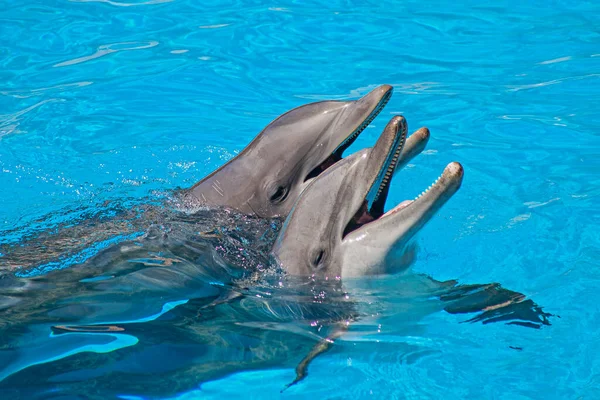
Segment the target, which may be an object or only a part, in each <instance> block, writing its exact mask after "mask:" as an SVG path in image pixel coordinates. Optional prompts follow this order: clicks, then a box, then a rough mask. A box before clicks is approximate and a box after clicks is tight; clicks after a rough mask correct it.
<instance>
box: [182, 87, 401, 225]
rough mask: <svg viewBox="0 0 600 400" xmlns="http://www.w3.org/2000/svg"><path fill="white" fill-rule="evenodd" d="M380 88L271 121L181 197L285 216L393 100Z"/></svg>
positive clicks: (387, 90)
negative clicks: (350, 99)
mask: <svg viewBox="0 0 600 400" xmlns="http://www.w3.org/2000/svg"><path fill="white" fill-rule="evenodd" d="M392 91H393V89H392V86H390V85H381V86H379V87H377V88H375V89H373V90H372V91H371V92H369V93H368V94H366V95H365V96H363V97H362V98H360V99H358V100H354V101H321V102H316V103H310V104H306V105H303V106H300V107H298V108H294V109H293V110H290V111H288V112H286V113H285V114H283V115H281V116H279V117H278V118H276V119H275V120H274V121H272V122H271V123H270V124H269V125H267V127H266V128H264V129H263V130H262V132H260V133H259V134H258V136H256V138H254V140H253V141H252V142H251V143H250V144H249V145H248V146H247V147H246V148H245V149H244V150H243V151H242V152H241V153H240V154H238V155H237V156H236V157H235V158H233V159H232V160H231V161H229V162H228V163H226V164H225V165H223V166H221V167H220V168H219V169H217V170H216V171H214V172H213V173H211V174H210V175H208V176H207V177H205V178H204V179H202V180H201V181H200V182H198V183H196V184H195V185H194V186H192V187H191V188H189V189H187V190H184V191H183V193H182V194H181V196H182V199H183V201H184V204H185V205H186V206H192V207H194V206H209V207H211V206H222V207H227V208H232V209H235V210H238V211H240V212H242V213H246V214H254V215H257V216H259V217H263V218H269V217H278V216H283V217H285V216H287V214H288V212H289V210H290V209H291V207H292V205H293V204H294V202H295V200H296V199H297V197H298V196H299V195H300V193H301V192H302V190H303V189H304V188H305V187H306V186H307V185H308V183H309V182H310V181H311V180H312V178H314V177H316V176H318V175H319V174H320V173H321V172H322V171H324V170H326V169H327V168H328V167H329V166H331V165H333V164H334V163H335V162H337V161H339V160H341V159H342V155H343V152H344V150H346V149H347V148H348V147H349V146H350V145H351V144H352V143H353V142H354V141H355V140H356V138H357V137H358V135H359V134H360V133H361V132H362V131H363V130H364V129H365V128H366V127H367V126H368V125H369V124H370V123H371V121H373V119H375V117H376V116H377V115H378V114H379V113H380V112H381V110H382V109H383V107H385V105H386V104H387V102H388V101H389V99H390V97H391V96H392Z"/></svg>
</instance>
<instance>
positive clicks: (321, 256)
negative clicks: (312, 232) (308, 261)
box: [312, 249, 325, 269]
mask: <svg viewBox="0 0 600 400" xmlns="http://www.w3.org/2000/svg"><path fill="white" fill-rule="evenodd" d="M324 260H325V250H323V249H319V250H317V251H315V253H314V254H313V257H312V264H313V268H315V269H317V268H320V267H321V264H322V263H323V261H324Z"/></svg>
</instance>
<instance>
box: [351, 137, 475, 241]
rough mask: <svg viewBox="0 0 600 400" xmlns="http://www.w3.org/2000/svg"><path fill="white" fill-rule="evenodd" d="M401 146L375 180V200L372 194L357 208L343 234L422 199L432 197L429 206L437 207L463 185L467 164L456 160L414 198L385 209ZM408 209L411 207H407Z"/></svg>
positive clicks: (428, 199)
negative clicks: (464, 167)
mask: <svg viewBox="0 0 600 400" xmlns="http://www.w3.org/2000/svg"><path fill="white" fill-rule="evenodd" d="M400 150H401V148H400V149H399V150H398V149H396V152H395V153H394V155H393V157H388V159H387V161H386V163H385V164H384V167H383V169H382V170H381V171H380V174H379V176H378V178H377V179H376V180H375V181H374V182H373V186H372V187H371V190H370V191H369V195H370V194H371V193H376V194H375V197H374V199H373V201H372V202H370V201H369V195H367V197H366V198H365V199H364V201H363V203H362V205H361V207H360V208H359V209H358V210H357V211H356V213H355V214H354V216H353V217H352V219H351V220H350V222H349V223H348V225H347V226H346V228H345V230H344V234H343V236H346V235H348V234H349V233H351V232H354V231H356V230H358V229H360V228H361V227H363V226H365V225H368V224H370V223H373V222H374V221H382V220H384V219H386V218H389V217H390V216H392V215H394V214H396V213H398V212H400V211H402V210H405V209H410V208H412V207H411V206H413V205H416V204H419V203H420V202H424V201H429V202H430V203H431V204H430V205H429V208H431V209H432V210H433V211H435V209H437V208H439V206H440V205H441V203H443V202H444V201H445V200H447V198H448V197H449V196H451V195H452V194H454V192H455V191H456V190H457V189H458V187H460V184H461V182H462V177H463V168H462V166H461V165H460V164H459V163H457V162H452V163H450V164H448V165H447V166H446V168H445V169H444V171H443V172H442V174H441V175H440V176H439V177H438V178H437V179H436V180H435V181H434V182H433V183H432V184H431V185H429V187H428V188H427V189H425V190H424V191H423V192H422V193H421V194H420V195H418V196H417V197H416V198H415V199H414V200H404V201H402V202H401V203H400V204H398V205H397V206H395V207H394V208H392V209H391V210H389V211H388V212H384V207H385V202H386V200H387V197H388V193H389V188H390V184H391V181H392V179H391V178H392V176H393V175H394V170H395V169H396V167H397V165H398V156H399V154H400ZM431 195H433V198H431V197H432V196H431ZM407 211H408V212H409V211H410V210H407Z"/></svg>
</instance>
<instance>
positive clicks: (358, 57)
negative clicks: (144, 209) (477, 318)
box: [0, 0, 600, 399]
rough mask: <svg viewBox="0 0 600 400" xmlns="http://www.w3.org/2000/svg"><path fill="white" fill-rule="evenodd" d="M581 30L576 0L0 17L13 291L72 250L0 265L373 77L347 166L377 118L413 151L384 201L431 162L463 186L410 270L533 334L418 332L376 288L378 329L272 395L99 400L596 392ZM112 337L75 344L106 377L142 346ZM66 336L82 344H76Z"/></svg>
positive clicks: (244, 386) (479, 329)
mask: <svg viewBox="0 0 600 400" xmlns="http://www.w3.org/2000/svg"><path fill="white" fill-rule="evenodd" d="M599 20H600V5H599V4H598V3H596V2H577V1H560V2H554V3H552V4H551V5H550V4H549V3H547V2H541V1H500V2H495V3H494V4H493V5H484V4H482V3H481V2H475V1H465V2H458V3H457V2H451V3H448V2H425V3H423V2H416V1H410V2H402V3H399V2H390V1H377V2H375V1H337V0H332V1H328V2H322V3H318V2H308V1H302V2H299V1H286V0H282V1H278V2H276V3H272V4H265V3H264V2H260V1H244V2H241V1H223V0H221V1H204V2H192V1H186V0H172V1H169V0H145V1H143V0H142V1H137V0H129V2H126V0H123V1H121V0H114V1H113V0H110V1H109V0H72V1H67V0H60V1H59V0H54V1H44V2H33V1H19V0H16V1H2V0H0V21H1V22H0V38H1V39H2V40H1V41H0V168H1V171H2V173H1V174H0V187H2V189H3V190H2V192H1V194H0V200H1V205H2V206H1V207H0V208H1V211H0V245H1V246H3V247H2V250H1V252H2V258H0V265H1V264H3V269H4V270H5V271H6V270H8V269H9V268H10V269H11V273H14V272H15V271H16V272H17V273H19V274H21V275H27V274H28V273H30V272H33V274H40V273H48V272H49V271H50V270H53V269H61V268H63V269H65V270H68V269H70V268H75V267H73V265H72V264H76V263H78V262H80V261H82V260H83V259H85V258H86V257H87V256H86V255H85V254H84V255H80V257H81V258H79V259H75V260H74V259H70V260H67V261H65V260H63V261H62V262H56V263H45V262H44V261H43V260H44V259H45V258H46V256H47V255H48V253H49V252H51V251H52V249H48V248H38V249H37V252H33V253H31V252H29V253H28V254H27V257H26V260H27V265H26V267H27V268H25V267H22V268H21V269H17V270H15V268H16V267H18V266H17V265H15V264H9V263H8V262H6V261H3V259H4V260H6V259H8V258H10V256H11V254H9V253H10V251H13V250H14V249H15V244H18V243H21V242H24V241H27V240H29V239H31V238H32V237H35V236H37V235H40V234H48V232H57V231H59V229H57V227H58V226H61V227H73V226H79V225H85V224H86V223H87V222H86V221H89V220H90V218H108V217H110V216H111V215H116V214H118V212H119V210H123V209H124V210H128V209H132V208H135V207H141V206H143V205H144V204H145V203H147V202H148V201H150V200H149V199H153V200H152V201H154V199H158V198H161V197H164V196H167V195H168V193H169V191H170V190H172V189H174V188H177V187H187V186H190V185H192V184H193V183H195V182H196V181H198V180H199V179H201V178H202V177H204V176H206V175H207V174H208V173H210V172H211V171H212V170H214V169H215V168H217V167H218V166H220V165H222V164H223V163H224V162H226V161H227V160H228V159H230V158H231V157H233V156H234V155H235V154H236V153H238V152H239V151H240V150H242V149H243V148H244V147H245V146H246V145H247V144H248V143H249V141H250V140H251V139H252V138H253V137H254V136H255V135H256V134H257V133H258V132H259V131H260V130H261V129H262V128H263V127H264V126H265V125H266V124H268V123H269V122H270V121H271V120H273V119H274V118H275V117H277V116H278V115H279V114H281V113H283V112H285V111H287V110H289V109H291V108H293V107H296V106H299V105H302V104H305V103H307V102H311V101H317V100H323V99H355V98H358V97H359V96H361V95H363V94H365V93H366V92H368V91H369V90H371V89H372V88H373V87H375V86H376V85H379V84H383V83H388V84H391V85H393V86H394V88H395V89H394V95H393V97H392V99H391V101H390V102H389V103H388V105H387V106H386V108H385V109H384V111H383V112H382V113H381V114H380V116H379V117H378V118H377V119H376V120H375V121H374V122H373V123H372V124H371V125H370V127H369V128H368V129H367V130H366V131H365V132H364V133H363V134H361V136H360V137H359V139H358V140H357V142H356V143H355V144H354V145H353V146H352V148H351V150H357V149H359V148H361V147H365V146H369V145H371V144H372V143H373V142H374V140H375V139H376V138H377V137H378V135H379V133H380V132H381V130H382V129H383V127H384V126H385V124H386V122H387V121H388V120H389V119H390V118H391V116H392V115H396V114H402V115H404V116H405V117H406V119H407V120H408V123H409V129H410V130H411V131H412V130H416V129H417V128H418V127H420V126H427V127H428V128H429V129H430V130H431V134H432V138H431V140H430V142H429V145H428V150H427V151H425V152H424V153H423V154H421V155H420V156H419V157H418V158H416V159H415V160H414V161H413V162H412V163H411V164H410V165H409V166H407V167H406V168H405V170H403V171H401V172H400V173H399V174H398V175H397V177H396V178H395V180H394V182H393V186H392V189H391V193H390V197H389V199H388V206H390V205H395V204H397V203H399V202H400V201H402V200H404V199H406V198H413V197H414V196H416V195H417V194H419V193H420V192H421V191H422V190H423V189H424V188H426V187H427V186H428V185H429V184H430V183H431V182H432V181H433V180H434V179H435V178H436V177H437V176H438V175H439V174H440V172H441V171H442V169H443V167H444V166H445V165H446V164H447V163H448V162H450V161H460V162H461V163H462V165H463V166H464V169H465V178H464V181H463V185H462V188H461V189H460V191H459V192H458V193H457V195H455V197H454V198H453V199H452V200H451V201H449V202H448V203H447V204H446V206H445V207H444V208H443V209H442V210H441V211H440V212H439V213H438V215H437V216H436V217H435V218H434V219H433V220H432V221H431V222H430V223H429V224H428V225H427V226H426V227H425V228H424V229H423V230H422V231H421V232H420V233H419V235H418V238H417V239H416V243H417V244H418V247H419V250H418V253H417V259H416V262H415V264H414V265H413V266H412V269H413V270H414V271H415V272H416V273H422V274H427V275H429V276H431V277H433V278H435V279H437V280H450V279H457V280H458V281H459V282H461V283H488V282H499V283H501V284H502V285H503V286H504V287H506V288H509V289H511V290H514V291H517V292H520V293H523V294H526V295H527V296H528V297H529V298H531V299H533V300H534V301H535V302H536V303H537V304H538V305H540V306H541V307H543V309H544V311H546V312H548V313H551V314H553V315H554V317H552V318H551V319H550V322H551V325H550V326H543V327H541V329H529V328H525V327H522V326H517V325H507V324H505V323H489V324H483V323H464V322H465V321H466V320H468V319H469V318H470V317H471V316H469V315H467V316H465V315H453V314H448V313H445V312H442V311H439V312H431V313H420V314H418V315H416V314H415V313H413V312H412V311H410V309H409V310H408V311H407V310H406V309H404V308H403V307H404V303H403V302H401V301H397V300H398V297H397V296H399V295H400V294H399V293H400V291H399V290H398V288H397V287H395V286H394V285H395V284H399V283H398V282H397V281H396V280H394V279H396V278H390V280H389V282H387V287H386V285H385V282H384V284H383V286H379V287H378V290H379V291H380V292H383V293H384V294H383V295H380V296H376V297H374V298H373V299H372V301H373V302H374V303H375V306H377V307H378V308H377V309H378V310H379V311H381V310H383V311H382V312H381V313H380V315H379V317H378V318H372V319H365V320H363V321H359V322H357V323H356V326H355V328H354V329H352V328H351V329H350V332H348V334H347V335H345V336H343V337H342V338H340V339H339V340H338V341H336V344H335V345H334V346H333V347H332V349H331V350H330V351H329V352H327V353H325V354H323V355H321V356H319V357H317V358H316V359H315V360H314V361H313V362H312V363H311V365H310V368H309V375H308V377H307V378H306V379H305V380H303V381H302V382H300V383H299V384H298V385H295V386H292V387H290V388H289V389H287V390H286V391H285V392H283V393H282V394H280V391H281V389H282V388H283V387H285V385H286V384H288V383H290V381H291V380H293V379H294V376H295V373H294V364H293V363H291V364H290V363H285V362H281V363H273V364H272V365H268V367H267V366H265V367H260V368H258V369H256V368H248V369H242V370H235V371H232V372H231V373H228V374H224V375H223V376H219V377H216V378H215V379H214V380H210V381H208V382H203V383H202V384H198V385H192V387H189V385H188V386H186V385H183V383H181V382H179V383H181V385H179V384H178V381H177V379H176V378H173V377H170V378H169V379H174V380H173V381H172V386H171V388H172V389H173V390H170V391H168V392H169V393H168V394H162V393H163V392H158V391H157V392H153V391H152V388H151V387H148V385H146V386H141V385H139V387H138V388H137V390H134V389H132V387H133V386H134V385H133V383H132V384H131V385H129V386H128V387H127V388H126V389H125V388H124V389H123V391H122V392H118V393H117V392H111V394H110V396H113V395H114V396H120V398H123V399H138V398H145V397H157V396H158V397H163V398H166V397H165V396H167V397H168V398H179V399H194V398H223V397H224V396H232V397H233V396H238V395H244V397H245V398H257V399H258V398H274V397H279V396H281V397H283V398H299V399H300V398H315V397H319V398H337V399H342V398H397V399H439V398H445V399H464V398H486V399H540V398H544V399H597V398H600V359H599V358H598V357H597V354H598V353H599V352H600V325H599V324H598V322H597V319H598V317H600V307H599V306H598V302H597V291H598V287H599V286H600V266H599V265H598V260H599V259H600V233H599V232H600V202H599V201H598V200H599V198H600V133H599V132H600V115H599V113H598V107H597V105H598V104H600V46H599V45H598V44H599V43H600V31H599V29H598V21H599ZM107 204H110V206H107ZM129 228H131V227H129ZM134 228H135V227H134ZM263 228H264V229H265V230H268V229H269V226H268V225H267V226H265V227H263ZM136 229H137V228H136ZM136 229H133V228H132V229H129V230H127V231H125V230H124V231H123V232H119V234H123V235H122V237H121V238H132V237H129V236H127V235H134V236H135V234H136V232H138V231H137V230H136ZM108 236H111V235H108ZM111 237H112V238H113V239H114V235H112V236H111ZM106 240H109V238H107V237H103V238H102V241H100V242H94V244H93V245H91V244H90V243H85V244H86V246H88V245H89V247H90V254H91V253H95V252H97V251H98V249H100V248H107V247H110V246H111V245H113V244H114V243H113V242H106ZM116 241H118V240H116ZM94 246H95V247H94ZM16 248H18V246H17V247H16ZM7 249H9V250H7ZM10 249H12V250H10ZM14 251H16V250H14ZM88 255H89V254H88ZM379 284H380V285H381V284H382V283H381V282H379ZM191 287H192V288H193V290H197V292H194V293H196V294H197V293H200V292H201V293H205V292H203V291H204V290H206V293H209V287H208V286H206V285H200V286H198V287H193V286H191ZM211 287H214V286H211ZM188 288H189V287H188ZM210 290H213V289H210ZM386 290H389V291H391V292H393V293H394V294H393V295H388V296H386V295H385V292H386ZM190 291H192V289H190ZM190 293H191V292H190ZM210 293H213V292H210ZM198 296H199V298H203V297H202V296H204V294H203V295H198ZM206 296H208V294H206ZM153 299H154V298H153ZM154 300H156V301H157V302H158V301H159V300H157V299H154ZM154 300H153V301H154ZM132 301H133V302H134V303H133V306H131V307H130V310H131V314H132V315H130V316H129V317H131V318H130V319H131V320H140V319H143V318H146V317H151V316H153V315H154V316H155V314H156V312H158V311H160V312H161V313H162V312H163V311H164V312H165V313H166V314H165V315H167V314H168V313H170V312H174V311H177V310H178V309H183V310H185V309H186V308H185V307H187V308H188V309H189V308H190V307H191V306H190V305H189V304H187V305H186V303H185V301H186V300H185V298H184V297H181V296H179V297H177V296H175V297H173V296H172V298H168V299H166V300H165V301H163V302H162V303H160V306H161V307H163V308H162V309H161V308H159V309H158V311H156V310H154V309H153V310H154V311H152V312H150V311H149V310H150V309H148V311H147V314H148V315H142V314H144V310H145V309H144V305H145V304H135V300H132ZM182 302H183V303H182ZM156 304H159V302H158V303H156ZM165 307H166V308H165ZM113 311H114V310H113ZM155 311H156V312H155ZM177 312H180V313H183V311H177ZM133 314H135V315H133ZM233 315H236V314H235V313H234V314H233ZM155 317H156V316H155ZM123 318H124V319H123V321H127V315H124V316H123ZM223 318H225V317H224V316H223ZM5 322H6V321H3V323H5ZM9 323H10V320H9ZM229 323H234V322H231V321H229ZM152 326H155V325H152ZM149 329H150V328H149ZM156 329H159V328H156ZM160 329H164V328H160ZM363 332H368V334H366V333H363ZM75 336H76V335H73V336H72V337H75ZM116 336H118V335H116ZM63 337H69V336H68V335H63ZM223 337H227V336H226V335H225V336H223ZM56 338H57V339H56V340H64V339H60V335H58V336H56ZM155 338H156V337H155ZM158 338H160V337H158ZM109 339H110V340H109ZM109 339H106V342H107V343H100V344H98V343H95V344H94V345H95V346H104V347H101V348H99V347H96V348H95V350H96V351H99V353H98V354H104V355H106V357H107V359H110V357H117V356H118V354H119V351H123V350H122V349H123V348H135V346H137V344H136V340H138V339H136V336H135V335H133V336H131V335H130V336H125V335H122V336H120V338H119V339H118V341H117V342H115V341H113V342H111V340H113V339H112V338H109ZM73 340H75V339H73ZM77 340H81V341H82V345H81V348H82V349H84V350H85V348H84V346H85V345H86V343H87V342H86V340H88V338H87V337H83V338H79V339H77ZM170 340H172V338H170ZM278 340H280V338H277V339H273V340H272V343H277V341H278ZM111 343H112V345H111ZM265 343H267V344H268V343H271V342H268V341H267V342H265ZM286 344H287V345H291V344H290V343H286ZM4 346H5V344H2V347H4ZM111 346H112V347H111ZM32 348H33V347H32ZM43 348H44V349H46V348H48V346H46V347H43ZM265 348H267V346H265ZM87 349H88V350H89V348H87ZM99 349H100V350H101V351H100V350H99ZM184 349H185V348H184ZM54 350H56V349H54ZM271 350H272V349H271ZM48 351H49V350H48ZM82 351H83V350H82ZM180 351H181V349H180ZM265 351H266V350H265ZM24 354H25V353H24ZM27 354H32V352H29V353H27ZM153 354H154V355H153ZM165 354H169V359H168V362H167V361H164V360H165V358H166V357H167V356H166V355H165ZM177 354H178V353H177V352H172V353H164V352H160V351H157V352H156V353H152V352H151V351H148V352H145V353H144V357H146V358H143V357H140V358H138V359H135V358H133V360H129V364H123V365H119V364H118V363H114V364H110V363H107V364H102V368H105V369H103V370H102V371H105V372H106V371H109V372H111V373H113V374H115V376H118V374H119V373H122V372H123V371H121V370H119V368H130V369H136V368H137V369H144V368H148V370H149V371H151V372H152V371H154V372H153V373H156V376H157V379H158V376H160V373H161V370H160V368H159V367H158V365H159V364H160V363H161V362H164V363H166V364H169V365H171V364H177V362H178V359H177ZM35 356H36V357H38V359H46V360H47V361H48V360H51V359H52V357H55V355H52V354H50V353H49V354H48V355H47V356H46V355H44V354H40V353H36V354H35ZM44 357H46V358H44ZM56 357H58V356H56ZM60 357H62V358H64V360H63V365H67V364H68V362H69V360H73V359H74V358H72V357H78V356H77V355H69V353H68V352H64V353H62V355H60ZM69 357H71V358H69ZM99 358H100V357H99ZM300 358H301V356H300ZM3 360H4V361H6V359H3ZM65 360H66V361H65ZM76 360H79V359H76ZM9 361H14V360H9ZM65 363H67V364H65ZM44 365H45V367H44V368H51V366H52V362H50V361H48V363H47V364H44ZM74 365H75V364H74ZM111 366H112V367H111ZM33 368H35V367H33ZM111 368H113V370H111ZM165 368H166V367H165ZM98 371H100V369H98ZM21 373H22V374H27V369H25V370H23V371H22V372H21ZM106 373H108V372H106ZM23 376H24V377H26V378H27V379H29V380H27V379H25V378H23V380H22V381H19V375H18V374H15V375H14V376H12V378H11V379H12V380H10V385H9V386H8V387H7V386H6V384H5V385H4V386H5V387H4V389H3V388H2V385H3V384H2V383H0V390H4V394H3V395H2V397H3V398H12V397H15V398H19V396H20V394H23V393H25V391H26V390H27V391H28V392H27V393H28V394H27V396H28V397H27V398H57V399H58V398H71V397H74V396H75V393H78V395H79V396H80V397H82V398H85V395H86V394H85V393H80V392H74V391H73V390H75V389H72V390H71V389H70V388H76V387H77V386H76V383H77V382H78V380H83V379H84V378H85V376H87V375H85V374H83V375H81V374H80V375H77V376H71V377H65V376H64V375H63V376H61V377H60V378H56V379H55V380H54V381H52V380H51V381H49V382H47V383H46V384H45V385H41V386H40V388H39V391H38V392H36V390H37V389H36V388H35V384H33V383H32V382H33V381H31V379H35V375H32V374H31V373H30V374H29V375H23ZM185 378H186V383H189V382H190V379H191V377H190V375H189V374H188V375H186V376H185ZM129 383H131V382H129ZM134 383H135V382H134ZM157 385H158V383H157ZM162 385H163V386H164V382H163V383H162ZM150 386H151V385H150ZM32 388H33V389H32ZM0 393H1V392H0ZM90 393H91V392H90ZM95 394H96V395H98V393H95ZM101 394H102V393H100V395H101ZM11 396H12V397H11ZM52 396H54V397H52ZM61 396H63V397H61ZM104 398H109V396H108V394H107V395H106V397H104Z"/></svg>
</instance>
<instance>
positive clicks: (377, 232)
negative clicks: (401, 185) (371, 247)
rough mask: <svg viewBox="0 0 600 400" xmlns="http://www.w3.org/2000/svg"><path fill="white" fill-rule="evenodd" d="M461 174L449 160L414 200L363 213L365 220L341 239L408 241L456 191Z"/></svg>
mask: <svg viewBox="0 0 600 400" xmlns="http://www.w3.org/2000/svg"><path fill="white" fill-rule="evenodd" d="M463 174H464V171H463V168H462V166H461V165H460V164H459V163H458V162H452V163H450V164H448V165H447V166H446V168H445V169H444V172H443V173H442V174H441V175H440V177H439V178H438V179H437V180H435V181H434V183H432V184H431V185H430V186H429V187H428V188H427V189H426V190H425V191H423V192H422V193H421V194H420V195H419V196H417V197H416V198H415V199H414V200H406V201H403V202H401V203H400V204H399V205H397V206H396V207H394V208H393V209H391V210H390V211H388V212H386V213H385V214H382V215H381V216H379V217H376V218H375V217H373V218H372V219H371V220H370V221H368V218H364V217H363V220H364V221H365V223H363V224H361V225H359V226H357V227H356V228H355V229H353V230H351V231H350V232H347V234H346V237H345V238H344V240H345V241H346V240H348V241H356V239H357V238H361V239H362V241H363V242H365V244H366V242H369V243H371V244H372V243H373V242H377V243H378V244H379V245H382V247H385V243H387V242H389V243H390V244H392V243H393V244H396V245H398V244H402V243H406V242H408V240H409V239H410V238H412V236H413V235H414V234H415V233H416V232H418V231H419V229H421V228H422V227H423V226H424V225H425V224H426V223H427V222H428V221H429V220H430V219H431V217H433V215H434V214H435V212H436V211H437V210H439V209H440V208H441V207H442V206H443V205H444V204H445V203H446V202H447V201H448V200H449V199H450V198H451V197H452V196H453V195H454V193H456V191H458V189H459V188H460V185H461V183H462V178H463ZM365 238H367V239H366V240H365Z"/></svg>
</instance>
